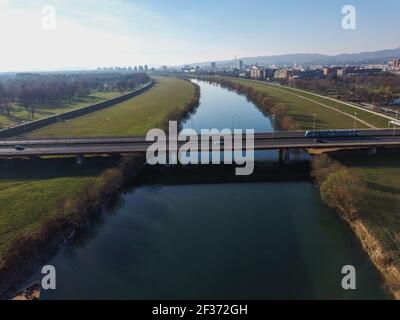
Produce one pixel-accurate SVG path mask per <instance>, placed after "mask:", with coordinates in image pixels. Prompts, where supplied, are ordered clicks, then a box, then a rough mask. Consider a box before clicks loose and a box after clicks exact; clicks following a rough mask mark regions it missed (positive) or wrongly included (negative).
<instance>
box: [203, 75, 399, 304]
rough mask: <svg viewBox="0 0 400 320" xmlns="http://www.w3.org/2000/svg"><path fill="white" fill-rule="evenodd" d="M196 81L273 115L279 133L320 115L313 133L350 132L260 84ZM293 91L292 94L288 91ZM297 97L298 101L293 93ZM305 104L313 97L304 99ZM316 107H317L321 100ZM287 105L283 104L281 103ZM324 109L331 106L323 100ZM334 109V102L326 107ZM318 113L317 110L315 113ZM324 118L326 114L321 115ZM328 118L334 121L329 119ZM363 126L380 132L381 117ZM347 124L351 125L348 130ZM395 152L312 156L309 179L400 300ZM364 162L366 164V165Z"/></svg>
mask: <svg viewBox="0 0 400 320" xmlns="http://www.w3.org/2000/svg"><path fill="white" fill-rule="evenodd" d="M200 79H203V80H206V81H210V82H212V83H218V84H220V85H221V86H223V87H226V88H228V89H231V90H235V91H236V92H238V93H240V94H243V95H246V96H247V98H248V99H249V100H251V101H252V102H254V103H255V104H256V105H257V106H258V107H259V108H260V110H261V111H262V112H266V113H267V114H269V115H271V114H272V115H274V116H275V119H276V121H277V124H276V127H277V128H278V129H281V130H296V129H302V130H309V129H311V128H312V116H310V114H311V115H312V113H313V112H314V111H315V110H319V112H321V113H319V118H320V121H319V123H318V124H317V126H316V127H317V129H323V128H333V127H334V128H346V127H347V128H349V127H352V126H353V121H349V119H348V118H347V117H346V116H345V115H343V114H340V113H336V114H335V112H334V111H332V110H329V109H325V110H324V109H323V108H322V107H318V105H317V104H316V103H315V102H313V101H308V102H305V101H304V99H302V98H301V97H296V96H294V95H291V94H289V95H288V94H286V96H285V90H283V91H281V90H280V89H279V90H280V91H279V92H278V91H277V89H276V88H272V89H271V88H270V87H271V86H270V85H267V84H265V83H261V82H259V81H251V80H242V79H240V80H239V79H235V78H227V77H207V76H203V77H201V78H200ZM289 90H291V89H289ZM296 95H302V94H301V93H299V92H296ZM304 95H305V96H306V97H307V99H308V98H310V97H311V96H309V95H307V93H305V94H304ZM316 99H318V102H320V101H321V98H316ZM283 102H285V103H283ZM324 103H329V100H325V101H324ZM330 107H332V108H336V107H337V103H336V102H332V105H330ZM316 108H319V109H316ZM323 112H325V113H326V114H324V113H323ZM331 116H332V117H331ZM364 117H365V120H368V121H370V122H372V123H373V124H375V125H377V126H379V125H380V124H382V123H383V120H382V119H381V118H380V117H379V116H374V115H365V116H364ZM350 122H351V124H350ZM398 156H399V152H397V151H383V150H380V151H379V152H378V154H377V155H375V156H367V152H366V151H365V150H364V151H342V152H334V153H332V154H331V155H329V156H328V155H326V154H323V155H319V156H314V157H313V160H312V176H313V177H314V179H315V182H316V185H317V186H318V187H319V190H320V193H321V198H322V200H323V201H324V202H325V203H326V204H327V205H329V206H330V207H332V208H334V209H335V210H336V211H337V212H338V213H339V214H340V216H341V217H342V218H343V219H344V220H345V221H347V222H348V224H349V225H350V226H351V227H352V229H353V230H354V232H355V234H356V235H357V237H358V238H359V240H360V242H361V244H362V246H363V248H364V249H365V251H366V252H367V253H368V255H369V257H370V259H371V260H372V262H373V263H374V264H375V266H376V267H377V269H378V270H379V271H380V272H381V274H382V276H383V277H384V279H385V285H386V287H387V290H388V292H390V294H391V295H392V296H393V297H394V298H396V299H400V212H399V209H398V208H399V200H400V180H399V179H398V178H396V177H400V169H399V164H400V162H399V160H398V159H399V158H398ZM366 158H367V159H366Z"/></svg>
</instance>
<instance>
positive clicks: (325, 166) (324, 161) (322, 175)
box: [311, 154, 344, 186]
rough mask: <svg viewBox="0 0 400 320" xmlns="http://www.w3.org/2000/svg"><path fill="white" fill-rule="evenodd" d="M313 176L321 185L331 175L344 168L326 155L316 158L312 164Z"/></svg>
mask: <svg viewBox="0 0 400 320" xmlns="http://www.w3.org/2000/svg"><path fill="white" fill-rule="evenodd" d="M311 168H312V169H311V176H312V177H313V178H314V179H315V181H316V183H317V185H319V186H320V185H321V184H322V183H323V182H324V181H325V179H326V178H327V177H328V176H329V175H330V174H331V173H334V172H336V171H339V170H340V169H343V168H344V167H343V166H342V165H341V164H340V163H339V162H337V161H335V160H333V159H332V158H331V157H329V156H327V155H326V154H321V155H318V156H315V157H314V158H313V160H312V163H311Z"/></svg>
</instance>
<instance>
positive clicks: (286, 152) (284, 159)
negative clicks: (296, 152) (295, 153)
mask: <svg viewBox="0 0 400 320" xmlns="http://www.w3.org/2000/svg"><path fill="white" fill-rule="evenodd" d="M289 162H290V149H279V163H289Z"/></svg>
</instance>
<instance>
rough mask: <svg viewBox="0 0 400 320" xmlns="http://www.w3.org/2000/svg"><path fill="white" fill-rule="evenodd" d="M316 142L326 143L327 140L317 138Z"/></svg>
mask: <svg viewBox="0 0 400 320" xmlns="http://www.w3.org/2000/svg"><path fill="white" fill-rule="evenodd" d="M314 142H317V143H325V140H322V139H315V140H314Z"/></svg>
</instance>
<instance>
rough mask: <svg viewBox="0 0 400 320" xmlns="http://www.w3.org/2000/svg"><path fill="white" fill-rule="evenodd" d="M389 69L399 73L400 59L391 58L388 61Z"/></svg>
mask: <svg viewBox="0 0 400 320" xmlns="http://www.w3.org/2000/svg"><path fill="white" fill-rule="evenodd" d="M389 71H390V72H395V73H400V59H393V60H391V61H390V62H389Z"/></svg>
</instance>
